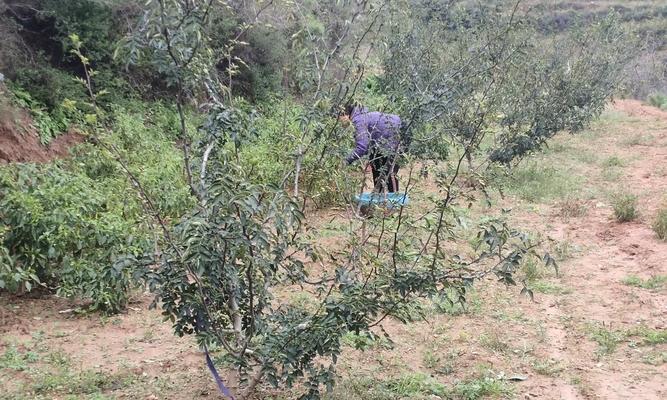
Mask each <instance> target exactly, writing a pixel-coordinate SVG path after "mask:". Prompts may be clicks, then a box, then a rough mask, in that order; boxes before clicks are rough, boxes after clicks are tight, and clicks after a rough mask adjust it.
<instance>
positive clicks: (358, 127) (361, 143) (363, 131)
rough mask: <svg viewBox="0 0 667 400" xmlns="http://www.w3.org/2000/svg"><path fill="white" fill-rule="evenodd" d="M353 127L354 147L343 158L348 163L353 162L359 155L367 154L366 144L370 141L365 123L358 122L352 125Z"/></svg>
mask: <svg viewBox="0 0 667 400" xmlns="http://www.w3.org/2000/svg"><path fill="white" fill-rule="evenodd" d="M354 128H355V142H356V144H355V147H354V151H352V153H350V155H349V156H347V158H346V159H345V160H346V161H347V164H348V165H350V164H352V163H353V162H355V161H357V160H358V159H360V158H361V157H363V156H365V155H366V154H368V145H369V143H370V141H371V138H370V135H371V134H370V132H368V127H367V124H365V123H359V124H355V125H354Z"/></svg>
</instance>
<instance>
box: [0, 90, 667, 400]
mask: <svg viewBox="0 0 667 400" xmlns="http://www.w3.org/2000/svg"><path fill="white" fill-rule="evenodd" d="M658 111H660V110H656V109H654V108H652V107H648V106H645V105H643V104H641V103H640V102H637V101H632V100H619V101H616V102H615V103H614V104H613V106H612V107H611V108H610V110H608V112H607V113H606V114H605V116H603V118H602V120H601V121H599V122H597V123H596V124H595V125H594V127H593V128H592V129H591V130H590V131H589V132H586V133H584V134H582V135H580V136H569V135H562V136H559V137H558V138H556V140H555V143H560V144H562V145H564V146H568V147H567V150H565V151H564V152H563V153H561V154H560V155H559V157H560V158H557V159H554V158H552V157H551V156H549V155H548V154H547V155H545V156H543V160H544V161H545V162H551V163H552V165H556V166H558V167H559V168H561V169H562V170H564V171H566V172H569V173H572V174H576V175H577V176H580V177H582V179H584V183H583V188H584V189H585V190H583V189H582V190H581V191H580V192H584V191H585V193H579V192H577V193H575V197H577V199H576V201H578V202H580V206H581V210H582V212H581V213H579V215H576V216H569V217H567V216H563V214H564V213H563V210H562V208H563V207H564V206H563V202H562V201H563V200H564V199H558V200H555V201H545V202H535V203H530V202H527V201H524V200H520V199H518V198H516V197H513V196H508V197H506V198H505V199H502V200H500V199H499V200H498V204H497V205H495V206H494V208H499V207H502V206H512V207H513V209H514V211H513V212H512V217H511V218H512V219H513V221H514V223H515V224H516V225H518V226H519V227H521V228H522V229H524V230H528V231H532V232H539V233H541V234H542V235H544V236H548V237H550V238H552V239H553V248H552V249H551V250H552V255H555V256H557V258H558V259H559V266H560V274H559V275H556V274H555V273H554V272H549V271H544V276H543V277H542V278H541V279H540V280H539V281H538V282H537V283H540V284H541V285H542V286H541V287H542V290H536V291H535V301H531V300H530V299H529V298H527V297H523V296H519V293H518V292H519V290H518V289H517V288H506V287H505V286H502V285H500V284H497V283H495V282H492V281H488V282H483V283H481V284H479V289H478V291H477V292H476V293H475V296H476V299H472V302H471V305H470V306H469V308H468V311H467V312H465V313H463V314H461V315H448V314H437V313H436V314H434V315H431V316H429V318H428V320H427V321H422V322H415V323H411V324H407V325H403V324H401V323H399V322H395V321H388V322H387V323H385V324H384V325H383V326H384V328H385V329H386V330H387V331H388V332H389V333H390V335H391V337H392V339H393V341H394V346H393V348H386V347H383V346H379V347H375V348H372V349H370V350H367V351H363V352H362V351H359V350H354V349H352V348H350V349H348V350H346V351H345V353H344V354H343V356H342V357H341V359H340V362H339V364H340V365H339V372H340V374H341V378H342V379H341V384H340V386H341V389H340V390H341V391H340V392H338V393H340V394H339V395H337V396H334V398H364V397H365V396H357V397H350V395H349V392H345V387H346V386H347V385H348V383H349V382H353V381H355V380H357V379H359V378H360V377H368V378H369V379H372V380H375V381H377V382H379V381H381V380H384V379H388V378H391V377H398V376H402V375H405V374H411V373H415V372H421V373H424V374H428V375H431V376H432V377H433V378H434V379H435V380H437V381H438V382H441V383H444V384H448V385H455V384H457V383H458V382H462V381H465V380H467V379H474V378H479V377H492V378H493V379H499V380H503V379H504V378H507V377H511V376H520V377H521V379H523V380H519V381H518V382H514V381H509V380H507V385H509V386H510V387H511V390H512V393H513V394H506V395H505V396H506V397H510V398H517V399H600V400H602V399H665V398H667V344H666V343H664V342H662V343H660V342H657V343H652V344H648V343H647V342H646V338H645V337H643V336H642V334H641V333H638V332H640V331H641V330H642V329H643V330H644V331H645V330H652V332H654V333H657V334H663V335H664V334H667V284H665V285H663V286H662V287H656V288H642V287H635V286H631V285H628V284H626V283H624V280H626V278H628V277H629V276H637V277H640V278H642V279H644V280H646V279H649V278H651V277H656V276H657V277H659V276H667V243H666V242H664V241H659V240H658V239H657V238H656V235H655V233H654V232H653V231H652V229H651V227H650V226H651V222H652V220H653V218H654V216H655V214H656V212H657V210H658V208H659V207H661V206H664V205H665V202H666V201H667V113H664V112H658ZM3 149H4V147H3ZM577 152H579V153H577ZM583 152H588V153H590V154H588V153H586V154H588V155H587V157H589V156H591V157H589V158H591V160H588V161H586V162H581V161H571V164H565V163H570V161H568V160H571V159H573V158H574V156H573V154H580V153H581V154H584V153H583ZM609 157H617V158H619V159H621V160H622V161H623V166H619V167H615V168H617V169H618V174H617V175H614V176H615V178H611V180H610V178H608V177H606V175H605V168H606V167H605V166H604V162H603V160H605V159H607V158H609ZM582 158H585V157H582ZM564 160H565V161H564ZM561 163H562V165H561ZM617 190H624V191H628V192H631V193H634V194H636V195H637V196H638V197H639V206H638V208H639V210H640V217H639V219H638V220H636V221H633V222H629V223H618V222H616V221H615V219H614V218H613V210H612V208H611V204H610V197H609V195H610V193H611V192H614V191H617ZM415 206H416V205H415ZM322 215H325V216H326V217H327V218H326V219H327V220H330V219H332V218H335V213H334V212H326V213H322V214H320V216H322ZM323 240H332V238H331V237H326V238H324V239H323ZM149 302H150V295H148V294H143V295H140V296H139V297H138V299H137V301H136V302H135V303H134V304H132V305H131V307H130V309H129V310H128V311H127V313H125V314H122V315H118V316H114V317H109V318H101V317H100V316H99V315H88V316H79V315H77V314H75V313H73V312H70V310H69V309H71V308H73V305H72V303H70V302H68V301H65V300H62V299H57V298H55V297H53V296H44V297H37V298H26V297H23V298H16V297H9V296H6V295H5V296H0V333H2V340H1V341H0V355H1V354H2V353H3V352H6V351H7V349H9V348H10V347H11V346H14V347H16V348H18V349H19V350H21V349H23V350H24V351H28V350H31V349H32V350H34V349H38V350H34V351H40V352H41V353H40V354H50V353H53V352H62V353H64V354H66V355H67V356H68V357H70V358H71V360H72V362H71V365H72V368H73V369H74V370H76V371H86V370H92V371H102V372H104V373H106V374H111V375H113V376H116V375H118V374H123V375H124V376H125V375H128V374H129V375H130V376H133V377H135V379H134V380H133V381H131V382H132V383H129V384H122V385H121V384H119V385H117V387H116V386H113V385H111V386H105V389H104V390H103V392H104V394H105V395H106V396H107V397H108V398H132V399H135V398H137V399H138V398H146V399H157V398H159V399H192V398H219V397H218V396H217V394H216V389H215V386H214V383H213V381H212V379H211V378H210V377H209V375H208V371H207V370H206V367H205V364H204V359H203V356H202V354H201V353H200V352H199V351H198V350H197V347H196V345H195V344H194V343H193V340H192V339H187V338H185V339H179V338H176V337H174V336H173V335H172V333H171V327H170V324H169V323H168V322H162V317H161V316H160V313H159V311H157V310H148V304H149ZM600 332H602V334H604V333H611V334H613V333H617V334H620V336H618V337H617V339H616V340H614V341H613V342H614V344H615V346H616V348H615V349H612V350H611V351H602V350H603V349H602V348H601V344H600V343H605V342H604V339H600ZM39 349H41V350H39ZM428 358H430V359H431V361H433V360H435V363H436V364H437V368H436V367H435V366H434V365H433V362H427V359H428ZM44 359H46V356H44ZM43 364H45V362H44V361H42V359H40V361H36V362H35V364H34V366H33V367H32V368H33V369H35V370H39V368H40V366H41V365H43ZM443 365H446V366H448V367H449V369H448V371H446V372H442V367H443ZM1 366H2V364H0V367H1ZM45 368H46V367H45ZM222 370H223V371H224V368H222ZM114 374H115V375H114ZM223 375H225V376H229V377H231V376H232V375H233V374H232V372H231V371H228V373H224V372H223ZM39 379H40V378H39V374H36V373H34V372H33V373H31V369H30V368H27V369H25V370H13V369H11V368H5V369H2V368H0V382H1V383H2V384H3V386H5V385H6V387H8V388H10V390H14V391H16V390H18V388H21V387H23V388H25V391H24V393H28V394H29V395H27V396H26V398H66V395H65V394H62V393H61V392H58V391H57V390H55V391H52V392H48V391H47V392H44V393H46V394H44V395H41V394H39V392H35V389H34V387H35V382H38V381H39ZM123 382H126V381H123ZM232 384H233V382H232ZM31 388H32V389H31ZM54 393H55V394H54ZM269 393H270V392H268V391H267V392H262V393H260V394H259V395H258V398H270V397H269ZM273 395H276V397H271V398H291V397H290V394H289V393H279V394H275V393H274V394H273ZM273 395H272V396H273ZM39 396H43V397H39ZM0 398H2V395H0ZM74 398H78V397H74ZM81 398H85V396H83V395H82V396H81ZM431 398H437V397H431Z"/></svg>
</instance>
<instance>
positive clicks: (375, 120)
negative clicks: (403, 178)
mask: <svg viewBox="0 0 667 400" xmlns="http://www.w3.org/2000/svg"><path fill="white" fill-rule="evenodd" d="M350 119H351V120H352V124H353V125H354V129H355V130H356V133H355V140H356V146H355V149H354V151H353V152H352V153H350V155H349V156H347V159H346V160H347V163H348V164H352V163H353V162H355V161H357V160H358V159H360V158H361V157H363V156H365V155H366V154H368V153H369V151H370V152H375V151H377V150H382V151H387V152H388V153H391V152H395V151H396V150H397V149H398V145H399V143H400V137H399V129H400V127H401V118H400V117H399V116H398V115H393V114H383V113H381V112H377V111H373V112H368V110H367V109H366V108H359V107H357V108H355V109H354V111H352V115H351V116H350Z"/></svg>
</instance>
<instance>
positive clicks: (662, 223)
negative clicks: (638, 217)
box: [653, 207, 667, 240]
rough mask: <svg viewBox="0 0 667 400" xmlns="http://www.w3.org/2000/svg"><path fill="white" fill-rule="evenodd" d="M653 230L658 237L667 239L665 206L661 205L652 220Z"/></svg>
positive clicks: (666, 211)
mask: <svg viewBox="0 0 667 400" xmlns="http://www.w3.org/2000/svg"><path fill="white" fill-rule="evenodd" d="M653 230H654V231H655V234H656V235H657V236H658V239H661V240H667V208H665V207H663V208H662V209H660V210H659V211H658V214H657V215H656V216H655V221H653Z"/></svg>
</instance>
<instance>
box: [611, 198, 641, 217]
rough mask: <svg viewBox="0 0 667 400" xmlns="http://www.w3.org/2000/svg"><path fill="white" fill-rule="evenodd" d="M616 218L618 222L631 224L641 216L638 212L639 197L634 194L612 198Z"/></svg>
mask: <svg viewBox="0 0 667 400" xmlns="http://www.w3.org/2000/svg"><path fill="white" fill-rule="evenodd" d="M612 207H613V208H614V217H615V218H616V220H617V221H618V222H629V221H633V220H635V219H636V218H637V217H638V216H639V211H638V210H637V196H635V195H633V194H627V193H620V194H616V195H614V196H613V197H612Z"/></svg>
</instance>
